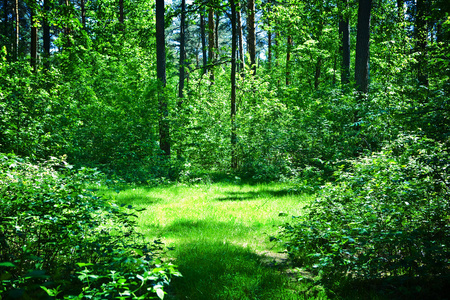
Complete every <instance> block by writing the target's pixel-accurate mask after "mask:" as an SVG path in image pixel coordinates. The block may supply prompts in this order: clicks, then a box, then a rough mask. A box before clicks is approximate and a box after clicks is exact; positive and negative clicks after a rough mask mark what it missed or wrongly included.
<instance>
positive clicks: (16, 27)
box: [13, 0, 20, 59]
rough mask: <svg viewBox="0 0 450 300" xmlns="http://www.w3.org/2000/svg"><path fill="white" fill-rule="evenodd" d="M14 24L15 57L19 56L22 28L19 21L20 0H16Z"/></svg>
mask: <svg viewBox="0 0 450 300" xmlns="http://www.w3.org/2000/svg"><path fill="white" fill-rule="evenodd" d="M14 21H15V22H14V25H15V32H14V44H13V45H14V46H13V49H14V50H13V51H14V52H13V53H14V59H18V58H19V31H20V30H19V29H20V23H19V0H14Z"/></svg>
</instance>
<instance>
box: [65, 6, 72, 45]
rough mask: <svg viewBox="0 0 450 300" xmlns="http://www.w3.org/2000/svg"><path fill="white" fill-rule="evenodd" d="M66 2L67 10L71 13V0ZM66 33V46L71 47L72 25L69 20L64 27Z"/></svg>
mask: <svg viewBox="0 0 450 300" xmlns="http://www.w3.org/2000/svg"><path fill="white" fill-rule="evenodd" d="M65 4H66V8H67V12H68V13H69V9H70V2H69V0H65ZM64 35H65V37H66V45H65V46H66V47H70V45H71V42H70V25H69V22H66V26H65V27H64Z"/></svg>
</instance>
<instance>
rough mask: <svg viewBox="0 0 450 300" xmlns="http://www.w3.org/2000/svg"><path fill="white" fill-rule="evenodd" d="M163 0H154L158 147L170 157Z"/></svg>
mask: <svg viewBox="0 0 450 300" xmlns="http://www.w3.org/2000/svg"><path fill="white" fill-rule="evenodd" d="M164 10H165V8H164V0H156V73H157V77H158V84H159V91H158V103H159V112H158V114H159V147H160V149H161V150H162V151H163V152H164V155H165V156H167V157H170V135H169V121H168V119H167V118H168V115H169V112H168V108H167V99H166V97H165V92H164V88H165V87H166V43H165V34H164V29H165V28H164Z"/></svg>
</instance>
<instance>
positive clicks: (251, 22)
mask: <svg viewBox="0 0 450 300" xmlns="http://www.w3.org/2000/svg"><path fill="white" fill-rule="evenodd" d="M247 13H248V16H247V27H248V36H247V48H248V53H249V54H250V64H251V66H252V70H253V75H255V74H256V36H255V0H248V1H247Z"/></svg>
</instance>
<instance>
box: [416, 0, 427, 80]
mask: <svg viewBox="0 0 450 300" xmlns="http://www.w3.org/2000/svg"><path fill="white" fill-rule="evenodd" d="M416 11H417V13H416V24H415V29H414V30H415V34H416V49H417V51H418V53H419V56H418V59H417V81H418V82H419V85H422V86H428V71H427V36H428V25H427V13H426V11H427V5H426V0H417V4H416Z"/></svg>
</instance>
